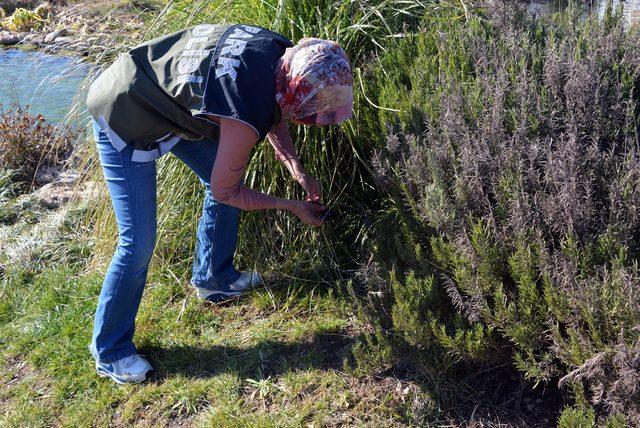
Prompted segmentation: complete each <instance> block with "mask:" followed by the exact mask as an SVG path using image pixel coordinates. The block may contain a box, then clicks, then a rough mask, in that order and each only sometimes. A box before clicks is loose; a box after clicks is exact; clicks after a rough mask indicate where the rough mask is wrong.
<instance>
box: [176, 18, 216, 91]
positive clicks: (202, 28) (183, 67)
mask: <svg viewBox="0 0 640 428" xmlns="http://www.w3.org/2000/svg"><path fill="white" fill-rule="evenodd" d="M215 29H216V26H215V25H209V24H202V25H198V26H196V27H193V30H191V33H192V37H191V38H190V39H189V40H187V43H186V45H185V48H184V50H183V51H182V54H181V55H180V57H181V58H180V61H178V78H177V79H176V82H177V84H179V85H180V84H184V83H197V84H201V83H202V82H203V81H204V78H203V77H202V76H196V75H195V74H192V73H193V72H194V71H196V70H197V69H198V68H199V67H200V64H201V63H202V61H203V57H206V56H207V55H209V53H210V52H211V51H210V50H209V49H195V48H194V44H195V45H196V46H195V47H197V45H198V44H201V43H206V42H208V41H209V39H210V37H209V36H210V35H211V34H212V33H213V32H214V31H215Z"/></svg>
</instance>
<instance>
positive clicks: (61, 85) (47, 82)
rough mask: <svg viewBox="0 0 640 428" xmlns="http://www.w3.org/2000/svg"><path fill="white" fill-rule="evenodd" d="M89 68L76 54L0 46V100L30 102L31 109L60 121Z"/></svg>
mask: <svg viewBox="0 0 640 428" xmlns="http://www.w3.org/2000/svg"><path fill="white" fill-rule="evenodd" d="M90 70H91V65H90V64H87V63H85V62H82V61H81V60H79V59H76V58H70V57H64V56H57V55H49V54H44V53H42V52H36V51H33V52H25V51H22V50H18V49H0V104H2V105H3V106H5V107H6V106H9V105H10V104H11V103H14V102H17V103H20V104H21V105H25V104H29V105H31V112H32V113H34V114H37V113H42V115H44V117H45V118H46V119H47V121H49V122H60V121H62V120H63V119H64V118H65V115H66V114H67V113H68V111H69V109H70V107H71V104H72V102H73V97H74V95H75V94H76V92H77V90H78V88H79V86H80V83H82V81H83V80H84V78H85V77H86V76H87V74H88V73H89V71H90Z"/></svg>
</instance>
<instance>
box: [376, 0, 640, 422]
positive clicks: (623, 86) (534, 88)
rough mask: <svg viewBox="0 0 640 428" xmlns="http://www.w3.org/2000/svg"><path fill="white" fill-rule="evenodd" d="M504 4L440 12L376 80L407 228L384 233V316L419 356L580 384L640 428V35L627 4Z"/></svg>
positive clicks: (390, 177) (382, 175)
mask: <svg viewBox="0 0 640 428" xmlns="http://www.w3.org/2000/svg"><path fill="white" fill-rule="evenodd" d="M495 6H496V7H495V8H492V9H490V10H486V11H481V10H480V11H476V13H474V14H471V15H470V16H469V19H468V20H466V21H465V20H455V19H443V17H446V14H447V13H451V12H447V11H446V9H441V10H440V13H439V14H437V15H428V16H427V17H426V19H425V21H424V22H423V24H422V31H420V32H418V33H416V34H413V35H408V36H407V37H405V38H404V39H403V40H401V41H400V42H399V43H398V45H397V47H396V48H394V49H389V50H388V51H387V52H386V53H385V54H384V55H382V57H381V58H380V67H372V68H371V69H370V71H369V74H368V76H369V78H370V79H369V80H368V82H369V85H370V86H373V87H375V88H376V89H375V91H374V92H376V93H377V94H379V98H378V99H377V100H376V103H377V104H379V105H382V106H387V107H390V108H393V109H397V110H400V112H398V113H397V114H395V113H391V112H389V111H380V112H379V117H380V120H381V121H384V122H387V123H389V129H390V132H389V137H388V141H387V144H386V147H385V148H384V149H383V150H381V151H380V152H379V153H378V154H377V155H376V156H374V157H373V160H372V163H373V164H374V167H375V169H376V171H377V174H378V183H379V188H380V189H381V190H383V191H384V192H386V193H387V194H388V195H389V197H388V202H387V204H386V205H385V206H386V208H385V210H384V212H383V213H382V214H381V215H382V216H384V217H385V218H386V219H388V221H389V222H390V223H391V224H394V225H400V226H399V227H394V228H391V227H388V225H389V223H387V226H386V227H380V228H378V236H377V239H376V242H377V244H376V247H375V248H374V251H375V253H376V255H377V260H378V262H379V263H380V265H381V266H382V267H383V268H382V269H381V271H382V272H385V271H396V272H398V273H397V274H393V275H388V277H387V285H386V286H383V290H382V291H383V292H385V293H387V294H388V295H389V296H392V298H391V299H388V302H389V303H388V308H387V310H386V311H381V313H382V314H384V313H387V314H391V315H390V317H391V322H390V324H391V326H390V327H389V328H390V330H391V331H392V332H393V333H394V335H395V337H396V339H397V340H398V341H401V342H402V343H405V344H407V345H410V346H411V347H412V348H413V349H414V350H415V351H416V352H421V349H420V348H425V349H432V348H433V346H434V343H436V344H437V346H438V347H441V348H442V349H444V350H445V351H447V352H449V353H451V354H453V355H455V356H457V358H459V359H461V360H464V361H474V362H487V361H488V362H511V363H513V364H515V365H516V367H518V369H520V370H521V371H522V372H523V373H524V375H525V376H526V377H527V378H529V379H531V380H533V381H535V382H553V383H556V382H558V379H559V378H561V377H563V380H562V382H561V384H562V385H566V386H570V388H571V389H572V391H574V392H575V393H576V394H579V393H580V391H581V389H582V387H583V385H584V387H585V388H586V390H585V394H586V395H585V396H586V397H587V398H589V399H590V400H591V401H592V402H593V403H594V404H601V405H604V406H601V407H600V408H602V409H606V410H609V411H613V412H614V413H615V412H617V413H620V414H626V415H629V421H630V422H631V423H635V424H637V423H640V407H639V406H640V395H638V394H639V392H638V388H637V387H636V388H634V386H633V385H637V384H638V382H639V381H640V366H638V361H640V359H639V358H638V355H639V352H640V330H638V320H639V319H640V303H639V302H640V286H639V284H640V274H639V272H638V264H637V257H638V255H639V254H640V235H639V234H638V231H639V230H640V211H638V207H639V206H640V192H638V190H637V185H636V183H637V181H638V179H639V178H640V145H639V144H638V131H639V130H640V122H639V121H638V111H639V110H638V95H639V93H640V92H639V91H640V87H639V86H638V82H640V68H639V66H640V55H638V49H637V47H638V44H639V42H640V38H639V36H638V33H637V32H627V31H625V30H624V29H623V28H622V23H621V22H622V19H621V17H620V15H619V13H613V12H612V11H611V10H609V11H608V12H607V13H606V14H605V16H604V18H603V19H602V20H599V19H598V18H597V17H593V16H592V17H589V18H588V19H583V17H582V16H581V14H580V13H578V12H577V11H575V10H571V11H568V12H565V13H561V14H558V15H554V16H553V17H544V18H541V19H540V20H536V19H534V18H532V17H530V16H528V15H527V14H525V13H524V12H523V11H522V10H520V9H518V8H517V7H515V6H513V5H512V4H511V3H510V2H502V3H499V2H496V5H495ZM381 70H384V72H382V71H381ZM416 249H419V251H417V250H416ZM416 273H418V274H416ZM383 284H384V282H383ZM443 296H444V298H443ZM381 316H383V317H384V316H386V315H381ZM384 324H385V323H384V322H381V325H384ZM424 369H425V370H428V367H425V368H424ZM563 418H564V419H563V420H566V421H567V423H569V421H577V420H584V421H587V420H588V421H591V420H592V419H593V417H592V416H589V415H588V414H587V415H583V414H578V413H575V412H574V413H572V412H571V411H569V412H567V413H566V415H565V416H563ZM566 426H577V425H571V423H569V425H566Z"/></svg>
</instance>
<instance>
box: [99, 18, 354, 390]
mask: <svg viewBox="0 0 640 428" xmlns="http://www.w3.org/2000/svg"><path fill="white" fill-rule="evenodd" d="M352 87H353V77H352V73H351V65H350V63H349V60H348V59H347V56H346V55H345V53H344V51H343V50H342V48H340V46H339V45H338V44H337V43H335V42H332V41H328V40H321V39H317V38H304V39H302V40H300V41H299V42H298V43H297V44H296V45H295V46H294V45H293V43H291V41H289V40H288V39H287V38H285V37H283V36H282V35H280V34H277V33H275V32H272V31H269V30H267V29H265V28H261V27H257V26H253V25H242V24H233V25H210V24H204V25H198V26H195V27H191V28H187V29H184V30H182V31H178V32H175V33H173V34H169V35H167V36H163V37H159V38H156V39H153V40H150V41H148V42H146V43H143V44H141V45H139V46H137V47H135V48H133V49H131V50H130V51H128V52H126V53H124V54H121V55H120V56H119V57H118V58H117V59H116V60H115V61H114V62H113V63H112V64H111V65H110V66H109V67H108V68H106V69H105V70H104V71H103V72H102V73H101V74H100V75H99V76H98V78H97V79H96V80H95V81H94V82H93V84H92V85H91V88H90V90H89V93H88V97H87V107H88V109H89V112H90V113H91V116H92V125H93V131H94V138H95V141H96V144H97V148H98V154H99V158H100V163H101V165H102V168H103V171H104V177H105V179H106V182H107V186H108V188H109V194H110V196H111V200H112V205H113V209H114V211H115V217H116V220H117V223H118V246H117V249H116V251H115V254H114V255H113V258H112V260H111V263H110V264H109V267H108V269H107V272H106V275H105V278H104V282H103V285H102V290H101V292H100V296H99V299H98V305H97V309H96V313H95V319H94V327H93V336H92V339H91V343H90V345H89V350H90V351H91V354H92V355H93V357H94V358H95V360H96V370H97V372H98V374H99V375H101V376H108V377H110V378H111V379H113V380H114V381H116V382H118V383H129V382H140V381H143V380H145V379H146V374H147V372H148V371H149V370H151V365H150V364H149V362H148V361H147V360H146V359H144V358H143V357H142V356H140V355H138V354H137V353H136V347H135V345H134V344H133V341H132V339H133V335H134V328H135V317H136V313H137V311H138V307H139V305H140V300H141V298H142V292H143V289H144V285H145V282H146V278H147V270H148V266H149V262H150V260H151V256H152V253H153V249H154V246H155V239H156V164H155V160H156V159H157V158H159V157H160V156H162V155H164V154H165V153H167V152H171V153H173V155H175V156H177V157H178V158H179V159H180V160H182V161H183V162H184V163H185V164H186V165H187V166H188V167H189V168H191V169H192V170H193V171H194V172H195V174H197V176H198V177H199V179H200V181H201V182H202V183H203V185H204V186H205V188H206V192H205V197H204V205H203V210H202V217H201V218H200V220H199V223H198V229H197V236H196V240H197V242H196V252H195V259H194V264H193V275H192V278H191V283H192V284H193V286H194V287H195V288H196V290H197V295H198V296H199V297H200V298H202V299H206V300H209V301H214V302H219V301H222V300H225V299H229V298H233V297H236V296H239V295H241V294H242V293H244V292H246V291H248V290H249V289H251V288H252V287H255V286H256V285H258V284H260V283H261V281H262V279H261V277H260V275H259V274H258V273H257V272H241V271H238V270H236V268H235V267H234V264H233V256H234V253H235V249H236V243H237V235H238V215H239V211H240V210H264V209H281V210H288V211H290V212H292V213H293V214H295V215H296V216H298V217H299V218H300V219H301V220H302V221H303V222H304V223H306V224H309V225H313V226H318V225H320V224H321V223H322V218H321V217H322V216H320V215H319V213H320V212H321V211H322V210H323V209H324V207H323V206H322V205H320V198H321V187H320V183H319V182H318V181H317V180H316V179H315V178H313V177H311V176H309V174H307V173H306V172H305V170H304V168H303V167H302V165H301V163H300V160H299V159H298V156H297V154H296V152H295V147H294V144H293V143H292V139H291V135H290V134H289V130H288V122H293V123H295V124H301V125H316V126H324V125H331V124H338V123H341V122H343V121H344V120H346V119H349V118H350V117H351V115H352V107H353V90H352ZM265 137H267V139H268V140H269V142H270V144H271V145H272V146H273V148H274V149H275V154H276V156H277V158H278V159H279V160H280V161H281V162H283V163H284V165H285V166H286V168H287V169H288V170H289V172H290V173H291V175H292V177H293V178H294V179H295V180H296V181H297V182H298V183H300V185H301V186H302V187H303V188H304V189H305V191H306V193H307V195H308V197H307V200H306V201H295V200H288V199H282V198H277V197H274V196H270V195H267V194H264V193H260V192H259V191H257V190H253V189H249V188H247V187H245V186H244V184H243V176H244V172H245V168H246V166H247V162H248V160H249V155H250V152H251V149H252V148H253V146H254V145H255V144H256V143H258V142H260V141H262V140H263V139H264V138H265Z"/></svg>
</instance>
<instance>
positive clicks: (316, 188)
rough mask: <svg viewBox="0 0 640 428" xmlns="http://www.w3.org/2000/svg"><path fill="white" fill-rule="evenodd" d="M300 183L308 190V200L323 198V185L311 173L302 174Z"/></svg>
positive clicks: (317, 200) (313, 200) (299, 178)
mask: <svg viewBox="0 0 640 428" xmlns="http://www.w3.org/2000/svg"><path fill="white" fill-rule="evenodd" d="M298 183H300V186H302V188H303V189H304V190H305V191H306V192H307V201H308V202H320V201H321V200H322V185H321V184H320V182H319V181H318V180H316V179H315V178H313V177H312V176H310V175H309V174H301V175H300V176H299V177H298Z"/></svg>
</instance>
